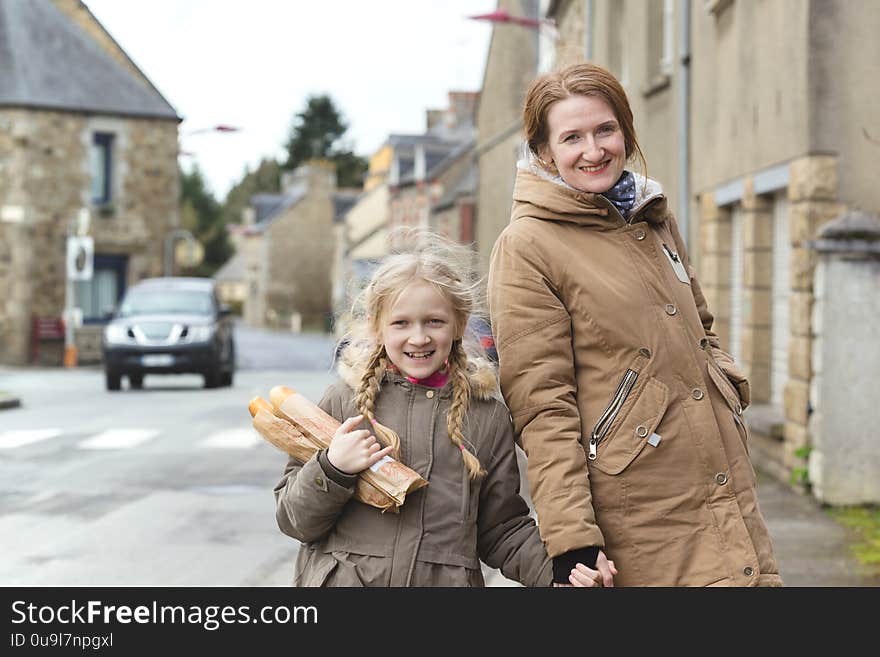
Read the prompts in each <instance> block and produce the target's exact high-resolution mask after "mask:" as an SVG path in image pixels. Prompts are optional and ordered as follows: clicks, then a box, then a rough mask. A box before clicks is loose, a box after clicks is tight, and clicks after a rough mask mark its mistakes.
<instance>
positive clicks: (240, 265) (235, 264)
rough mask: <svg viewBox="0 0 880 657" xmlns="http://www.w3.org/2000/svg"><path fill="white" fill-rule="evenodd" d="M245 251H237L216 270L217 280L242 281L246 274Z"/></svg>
mask: <svg viewBox="0 0 880 657" xmlns="http://www.w3.org/2000/svg"><path fill="white" fill-rule="evenodd" d="M245 264H246V263H245V257H244V253H236V254H235V255H234V256H232V257H231V258H230V259H229V260H227V261H226V262H225V263H224V264H223V266H222V267H220V269H218V270H217V271H216V272H214V280H215V281H242V280H244V275H245V271H246V269H245Z"/></svg>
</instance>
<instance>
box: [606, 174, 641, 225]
mask: <svg viewBox="0 0 880 657" xmlns="http://www.w3.org/2000/svg"><path fill="white" fill-rule="evenodd" d="M602 196H604V197H605V198H607V199H608V200H609V201H611V204H612V205H613V206H614V207H615V208H617V209H618V210H619V211H620V214H621V215H622V216H623V217H624V218H626V216H627V215H628V214H629V211H630V210H632V208H633V206H634V205H635V203H636V177H635V176H634V175H633V174H632V172H631V171H624V172H623V173H622V174H620V178H618V179H617V182H616V183H614V184H613V185H612V186H611V189H609V190H608V191H607V192H603V193H602Z"/></svg>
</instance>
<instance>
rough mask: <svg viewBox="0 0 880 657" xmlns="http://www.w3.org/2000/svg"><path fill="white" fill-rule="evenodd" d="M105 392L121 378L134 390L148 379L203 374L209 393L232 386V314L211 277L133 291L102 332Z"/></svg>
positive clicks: (151, 282) (145, 283)
mask: <svg viewBox="0 0 880 657" xmlns="http://www.w3.org/2000/svg"><path fill="white" fill-rule="evenodd" d="M102 348H103V353H104V371H105V374H106V378H107V390H119V389H120V388H121V380H122V377H123V376H127V377H128V381H129V383H130V384H131V387H132V388H140V387H142V386H143V384H144V375H145V374H183V373H193V374H201V375H203V376H204V377H205V387H206V388H216V387H218V386H231V385H232V377H233V374H234V373H235V340H234V337H233V325H232V314H231V312H230V310H229V307H228V306H226V305H224V304H221V303H220V301H219V299H218V298H217V290H216V288H215V283H214V281H213V279H210V278H170V277H169V278H148V279H144V280H142V281H141V282H140V283H137V284H135V285H133V286H132V287H130V288H129V289H128V291H127V292H126V294H125V297H124V298H123V299H122V303H121V304H120V305H119V309H118V310H117V311H116V313H114V315H113V319H112V320H111V321H110V323H109V324H107V326H106V327H105V328H104V339H103V342H102Z"/></svg>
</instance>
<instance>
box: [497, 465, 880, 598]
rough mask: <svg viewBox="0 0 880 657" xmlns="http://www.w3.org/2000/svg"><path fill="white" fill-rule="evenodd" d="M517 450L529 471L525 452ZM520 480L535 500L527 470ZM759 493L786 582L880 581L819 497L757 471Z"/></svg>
mask: <svg viewBox="0 0 880 657" xmlns="http://www.w3.org/2000/svg"><path fill="white" fill-rule="evenodd" d="M517 455H518V456H519V467H520V472H521V473H524V472H525V466H526V463H525V459H524V456H523V455H522V454H520V453H518V454H517ZM521 485H522V492H523V493H526V495H525V497H526V500H527V501H528V502H529V505H530V506H531V500H530V499H529V498H528V497H527V492H528V482H527V481H526V479H525V477H524V476H523V481H522V484H521ZM758 499H759V503H760V505H761V512H762V513H763V514H764V519H765V520H766V522H767V528H768V529H769V530H770V537H771V539H772V540H773V547H774V548H775V551H776V560H777V563H778V565H779V572H780V574H781V575H782V579H783V582H784V583H785V586H787V587H798V586H819V587H822V586H865V587H867V586H870V587H874V586H877V587H880V575H877V574H874V575H872V574H870V573H869V572H868V570H867V569H866V568H865V567H864V566H862V565H861V564H860V563H859V562H858V560H857V559H856V558H855V557H854V556H853V555H852V553H851V551H850V545H851V543H852V542H853V541H854V540H855V538H854V537H853V535H852V534H850V532H849V531H848V530H847V529H846V528H844V527H842V526H841V525H839V524H837V523H836V522H835V521H834V520H832V519H831V518H829V517H828V516H827V515H826V514H825V512H824V511H823V510H822V508H821V506H820V505H819V503H818V502H817V501H816V500H815V499H814V498H812V497H808V496H806V495H801V494H799V493H797V492H795V491H794V490H793V489H791V488H790V487H788V486H786V485H785V484H783V483H782V482H780V481H779V480H778V479H774V478H773V477H771V476H770V475H767V474H764V473H762V472H760V471H758ZM483 574H484V577H485V579H486V586H493V587H495V586H519V584H517V583H516V582H512V581H510V580H508V579H506V578H505V577H503V576H502V575H501V573H500V572H498V571H497V570H495V571H493V570H490V569H488V568H484V569H483Z"/></svg>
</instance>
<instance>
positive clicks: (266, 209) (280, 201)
mask: <svg viewBox="0 0 880 657" xmlns="http://www.w3.org/2000/svg"><path fill="white" fill-rule="evenodd" d="M305 195H306V186H305V185H300V186H297V187H292V188H291V189H290V190H288V191H287V193H285V194H254V195H253V196H251V202H250V204H251V206H252V207H253V208H254V213H255V216H254V225H253V228H254V230H256V231H258V232H262V231H264V230H265V229H266V228H268V227H269V225H270V224H271V223H272V222H273V221H275V219H277V218H278V217H279V216H280V215H281V214H282V213H283V212H284V211H285V210H287V209H288V208H291V207H293V206H294V205H296V204H297V203H299V201H300V200H301V199H302V197H303V196H305Z"/></svg>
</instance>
